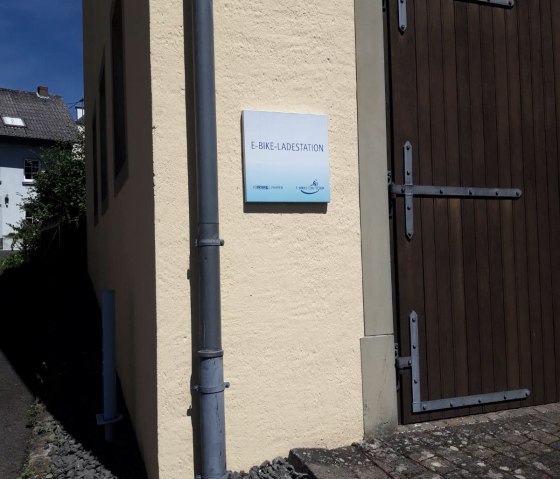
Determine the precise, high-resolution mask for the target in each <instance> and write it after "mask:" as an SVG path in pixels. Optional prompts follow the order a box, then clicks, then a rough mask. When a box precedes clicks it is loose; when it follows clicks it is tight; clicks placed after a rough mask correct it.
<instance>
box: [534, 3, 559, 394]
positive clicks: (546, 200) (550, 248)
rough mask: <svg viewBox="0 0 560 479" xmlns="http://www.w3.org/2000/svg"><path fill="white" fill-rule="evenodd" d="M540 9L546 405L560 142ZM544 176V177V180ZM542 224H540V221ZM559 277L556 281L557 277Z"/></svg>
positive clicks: (552, 358)
mask: <svg viewBox="0 0 560 479" xmlns="http://www.w3.org/2000/svg"><path fill="white" fill-rule="evenodd" d="M540 4H541V9H540V15H539V18H540V31H541V50H542V68H543V72H542V73H543V74H542V85H543V102H544V105H543V106H544V124H545V126H544V137H545V156H544V157H543V161H542V163H541V168H540V170H541V174H540V178H541V181H544V184H543V185H542V186H543V187H544V188H542V189H541V190H539V196H540V197H541V198H542V200H541V204H542V205H544V206H546V211H543V212H541V214H542V221H543V222H544V226H545V228H543V234H546V232H548V237H545V238H544V242H543V245H542V246H543V250H542V251H541V255H540V257H541V263H542V267H541V274H542V277H543V279H542V281H543V284H544V287H542V289H541V298H542V299H541V301H542V302H543V337H545V338H546V341H545V345H546V346H545V351H544V354H545V362H546V364H548V369H549V370H548V373H546V372H545V378H546V377H551V379H552V381H551V383H547V384H546V385H545V392H546V394H545V398H546V401H547V402H553V401H556V400H557V399H558V395H557V389H558V386H559V384H558V374H559V371H558V363H557V358H556V356H557V355H558V354H560V350H557V349H556V344H555V343H556V341H555V337H556V335H557V333H558V331H556V329H557V328H555V324H554V315H555V311H557V309H556V307H557V306H558V305H559V304H560V286H559V285H558V283H556V284H555V282H554V279H558V276H557V272H556V273H555V272H554V269H553V267H552V266H553V265H554V264H555V263H556V264H558V247H557V246H556V245H558V244H559V243H560V224H559V223H560V211H559V204H558V173H559V172H558V140H557V133H556V131H557V119H556V105H555V103H556V98H555V96H556V92H555V88H554V55H553V48H554V44H553V40H552V22H551V15H552V10H551V5H550V1H549V0H541V2H540ZM543 176H544V178H543ZM539 221H541V220H540V219H539ZM554 276H556V278H554Z"/></svg>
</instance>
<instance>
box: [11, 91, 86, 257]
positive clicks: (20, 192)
mask: <svg viewBox="0 0 560 479" xmlns="http://www.w3.org/2000/svg"><path fill="white" fill-rule="evenodd" d="M76 133H77V128H76V125H75V123H74V120H73V119H72V116H71V115H70V112H69V111H68V108H66V105H65V104H64V100H63V98H62V97H60V96H56V95H49V90H48V88H47V87H44V86H39V87H38V88H37V92H26V91H17V90H8V89H4V88H0V250H1V249H11V247H12V242H11V240H10V239H9V235H10V233H12V231H13V230H12V228H11V227H10V225H12V224H16V223H18V222H19V221H20V220H21V219H22V218H23V217H24V216H25V212H24V211H22V209H21V208H20V206H19V205H20V204H21V202H22V199H23V198H24V197H25V196H26V195H28V194H29V186H30V185H32V184H33V181H34V176H35V175H36V174H37V172H38V171H39V170H40V168H41V149H42V148H45V147H49V146H52V145H54V144H56V143H57V142H66V141H72V140H74V139H75V138H76Z"/></svg>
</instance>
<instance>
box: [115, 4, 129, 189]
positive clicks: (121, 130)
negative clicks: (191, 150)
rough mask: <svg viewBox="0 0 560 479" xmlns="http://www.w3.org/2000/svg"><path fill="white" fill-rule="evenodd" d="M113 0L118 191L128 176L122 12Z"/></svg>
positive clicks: (116, 184) (116, 178) (116, 176)
mask: <svg viewBox="0 0 560 479" xmlns="http://www.w3.org/2000/svg"><path fill="white" fill-rule="evenodd" d="M122 8H123V7H122V2H121V0H115V3H114V10H113V18H112V21H111V49H112V51H111V58H112V64H111V67H112V68H111V73H112V78H111V79H112V86H113V133H114V134H113V167H114V178H115V189H120V187H121V186H122V185H123V183H124V181H125V180H126V178H127V175H128V149H127V132H126V97H125V68H124V38H123V11H122Z"/></svg>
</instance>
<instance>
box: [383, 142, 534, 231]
mask: <svg viewBox="0 0 560 479" xmlns="http://www.w3.org/2000/svg"><path fill="white" fill-rule="evenodd" d="M403 160H404V185H395V184H393V183H390V184H389V193H390V194H391V195H394V196H404V208H405V230H406V237H407V238H408V239H409V240H411V239H412V237H413V236H414V197H415V196H418V197H428V198H469V199H473V200H518V199H519V198H521V197H522V196H523V191H521V190H520V189H519V188H478V187H474V186H433V185H415V184H414V182H413V181H412V144H411V143H410V141H407V142H406V143H405V144H404V145H403Z"/></svg>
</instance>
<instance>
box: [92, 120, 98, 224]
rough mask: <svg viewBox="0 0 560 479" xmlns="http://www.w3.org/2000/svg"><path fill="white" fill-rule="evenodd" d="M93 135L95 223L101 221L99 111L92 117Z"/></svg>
mask: <svg viewBox="0 0 560 479" xmlns="http://www.w3.org/2000/svg"><path fill="white" fill-rule="evenodd" d="M91 124H92V135H91V156H92V159H93V165H92V166H93V220H94V222H95V223H97V222H98V221H99V172H98V170H97V165H98V164H99V158H98V157H97V155H98V153H99V152H98V149H97V142H98V141H99V138H98V137H97V131H98V130H97V112H96V111H94V112H93V116H92V119H91Z"/></svg>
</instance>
